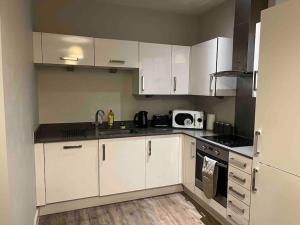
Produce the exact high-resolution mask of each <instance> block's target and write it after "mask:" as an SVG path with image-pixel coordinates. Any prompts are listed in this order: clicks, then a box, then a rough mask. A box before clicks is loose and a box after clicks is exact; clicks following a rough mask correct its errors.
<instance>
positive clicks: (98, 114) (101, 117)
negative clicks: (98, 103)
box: [95, 109, 105, 127]
mask: <svg viewBox="0 0 300 225" xmlns="http://www.w3.org/2000/svg"><path fill="white" fill-rule="evenodd" d="M104 116H105V113H104V111H103V110H101V109H99V110H97V112H96V115H95V126H96V127H98V126H99V125H102V124H103V121H104Z"/></svg>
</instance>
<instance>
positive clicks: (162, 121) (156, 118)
mask: <svg viewBox="0 0 300 225" xmlns="http://www.w3.org/2000/svg"><path fill="white" fill-rule="evenodd" d="M151 124H152V126H153V127H169V126H170V125H171V121H170V116H169V115H160V114H155V115H153V117H152V121H151Z"/></svg>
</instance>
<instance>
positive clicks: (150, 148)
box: [148, 141, 152, 156]
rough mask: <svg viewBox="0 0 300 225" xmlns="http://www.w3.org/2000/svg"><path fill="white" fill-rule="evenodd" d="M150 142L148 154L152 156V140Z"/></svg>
mask: <svg viewBox="0 0 300 225" xmlns="http://www.w3.org/2000/svg"><path fill="white" fill-rule="evenodd" d="M148 144H149V149H148V156H151V154H152V147H151V141H149V142H148Z"/></svg>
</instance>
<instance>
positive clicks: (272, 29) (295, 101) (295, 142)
mask: <svg viewBox="0 0 300 225" xmlns="http://www.w3.org/2000/svg"><path fill="white" fill-rule="evenodd" d="M259 74H260V75H259V77H258V85H257V93H256V94H257V96H256V97H257V98H256V119H255V120H256V121H255V130H256V135H255V141H254V142H255V143H254V148H255V150H256V151H257V154H256V156H255V157H254V161H253V170H254V171H253V177H252V181H253V183H252V195H251V209H250V225H299V224H300V1H299V0H289V1H287V2H286V3H282V4H280V5H278V6H276V7H272V8H269V9H267V10H265V11H263V13H262V24H261V43H260V61H259Z"/></svg>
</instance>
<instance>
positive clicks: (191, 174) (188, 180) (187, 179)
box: [183, 136, 196, 193]
mask: <svg viewBox="0 0 300 225" xmlns="http://www.w3.org/2000/svg"><path fill="white" fill-rule="evenodd" d="M195 176H196V139H195V138H191V137H189V136H184V138H183V185H184V187H185V188H187V189H188V190H189V191H191V192H192V193H194V192H195Z"/></svg>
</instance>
